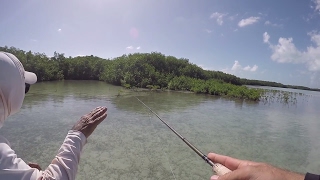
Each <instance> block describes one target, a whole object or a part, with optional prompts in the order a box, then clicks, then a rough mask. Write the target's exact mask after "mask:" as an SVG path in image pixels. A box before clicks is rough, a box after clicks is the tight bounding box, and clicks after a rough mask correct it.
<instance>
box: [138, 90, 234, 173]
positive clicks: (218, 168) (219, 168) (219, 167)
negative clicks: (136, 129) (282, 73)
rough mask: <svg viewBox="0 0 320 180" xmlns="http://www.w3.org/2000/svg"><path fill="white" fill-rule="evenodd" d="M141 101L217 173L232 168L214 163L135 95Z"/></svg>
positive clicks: (226, 171)
mask: <svg viewBox="0 0 320 180" xmlns="http://www.w3.org/2000/svg"><path fill="white" fill-rule="evenodd" d="M134 97H135V98H136V99H137V100H138V101H139V102H141V103H142V104H143V105H144V106H145V107H146V108H148V109H149V110H150V111H151V112H152V113H153V114H154V115H156V116H157V118H158V119H160V121H162V122H163V123H164V124H165V125H166V126H167V127H168V128H169V129H170V130H171V131H172V132H174V133H175V134H176V135H177V136H178V137H179V138H180V139H181V140H182V141H183V142H185V143H186V144H187V145H188V146H189V147H190V148H191V149H192V150H193V151H194V152H196V153H197V154H198V155H199V156H200V157H201V158H202V159H203V160H204V161H205V162H206V163H208V164H209V165H210V166H211V167H212V169H213V170H214V171H215V172H216V173H217V175H219V176H221V175H224V174H226V173H228V172H230V170H229V169H228V168H227V167H225V166H223V165H221V164H219V163H213V162H212V161H211V160H210V159H209V158H208V157H207V156H206V155H205V154H203V153H202V152H201V151H200V150H199V149H197V148H196V147H195V146H194V145H192V144H191V143H190V142H189V141H188V140H187V139H186V138H184V137H183V136H182V135H181V134H179V133H178V132H177V131H176V130H175V129H174V128H173V127H171V126H170V125H169V124H168V123H167V122H166V121H164V120H162V119H161V118H160V116H159V115H158V114H157V113H155V112H154V111H152V109H151V108H149V107H148V106H147V105H146V104H145V103H144V102H142V101H141V100H140V99H139V98H138V97H136V96H134Z"/></svg>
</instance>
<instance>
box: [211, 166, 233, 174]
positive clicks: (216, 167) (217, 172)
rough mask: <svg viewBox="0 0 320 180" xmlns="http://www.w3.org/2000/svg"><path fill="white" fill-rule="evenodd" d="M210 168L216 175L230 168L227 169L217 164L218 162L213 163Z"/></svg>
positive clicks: (226, 171)
mask: <svg viewBox="0 0 320 180" xmlns="http://www.w3.org/2000/svg"><path fill="white" fill-rule="evenodd" d="M212 169H213V171H214V172H215V173H216V174H217V175H218V176H222V175H225V174H227V173H229V172H231V170H230V169H228V168H227V167H225V166H224V165H222V164H219V163H215V164H214V165H213V167H212Z"/></svg>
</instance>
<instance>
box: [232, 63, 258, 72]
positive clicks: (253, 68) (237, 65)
mask: <svg viewBox="0 0 320 180" xmlns="http://www.w3.org/2000/svg"><path fill="white" fill-rule="evenodd" d="M257 69H258V66H257V65H254V66H253V67H250V66H246V67H244V68H242V66H241V64H240V63H239V61H234V64H233V66H232V68H231V70H232V71H239V70H240V71H241V70H244V71H251V72H254V71H257Z"/></svg>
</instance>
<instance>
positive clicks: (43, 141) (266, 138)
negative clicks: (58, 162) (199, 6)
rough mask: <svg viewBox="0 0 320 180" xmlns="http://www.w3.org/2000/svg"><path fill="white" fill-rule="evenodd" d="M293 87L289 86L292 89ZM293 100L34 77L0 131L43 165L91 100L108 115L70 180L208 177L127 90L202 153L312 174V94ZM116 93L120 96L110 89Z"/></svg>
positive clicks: (316, 100) (316, 162) (319, 142)
mask: <svg viewBox="0 0 320 180" xmlns="http://www.w3.org/2000/svg"><path fill="white" fill-rule="evenodd" d="M294 91H297V90H294ZM298 92H302V93H304V94H307V96H298V97H297V103H296V104H284V103H279V102H272V103H263V102H247V101H243V100H234V99H227V98H221V97H216V96H209V95H197V94H193V93H181V92H151V91H146V92H129V91H126V90H122V88H121V87H116V86H112V85H109V84H106V83H103V82H97V81H61V82H45V83H38V84H36V85H34V86H32V87H31V90H30V93H28V95H27V96H26V98H25V102H24V105H23V108H22V109H21V111H20V112H19V113H17V114H15V115H13V116H11V117H10V118H9V119H7V121H6V123H5V126H4V127H3V128H2V129H1V130H0V134H1V135H4V136H5V137H6V138H7V139H8V140H9V141H10V143H11V144H12V147H13V149H14V150H15V151H16V153H17V154H18V156H19V157H21V158H22V159H23V160H25V161H27V162H28V161H32V162H37V163H39V164H40V165H41V167H42V168H45V167H46V166H47V165H48V164H49V163H50V162H51V160H52V159H53V158H54V156H55V154H56V153H57V150H58V149H59V147H60V145H61V143H62V141H63V140H64V137H65V136H66V133H67V131H68V130H69V129H70V128H71V127H72V126H73V124H74V123H75V122H76V121H77V120H78V119H79V118H80V117H81V116H82V115H84V114H86V113H87V112H89V111H91V110H92V109H94V108H95V107H97V106H107V107H108V117H107V119H106V120H105V121H104V122H102V123H101V124H100V126H99V127H98V128H97V129H96V131H95V132H94V133H93V134H92V136H90V138H89V139H88V143H87V144H86V146H85V147H84V150H83V153H82V155H81V160H80V164H79V171H78V175H77V179H79V180H82V179H121V180H122V179H174V177H175V178H176V179H190V180H191V179H192V180H196V179H209V178H210V176H211V175H212V170H211V169H210V166H208V165H207V164H206V163H205V162H204V161H203V160H202V159H201V158H200V157H198V156H197V155H196V154H195V153H194V152H193V151H192V150H191V149H189V148H188V146H187V145H185V144H184V143H183V142H182V141H181V140H180V139H179V138H178V137H176V136H175V135H174V134H173V133H172V132H171V131H170V130H169V129H168V128H167V127H166V126H165V125H164V124H162V123H161V121H160V120H158V119H157V118H156V117H155V116H154V115H152V114H150V112H149V111H148V109H146V108H145V107H144V106H143V105H142V104H140V103H139V101H137V100H136V99H135V98H134V96H138V97H139V98H140V99H141V100H142V101H143V102H145V103H146V104H147V105H148V106H149V107H150V108H152V109H153V110H154V111H155V112H157V113H158V114H159V116H160V117H162V118H163V119H164V120H166V121H167V122H168V123H169V124H170V125H172V126H173V127H174V128H175V129H176V130H177V131H178V132H179V133H181V134H182V135H183V136H184V137H186V138H187V139H188V140H189V141H190V142H191V143H193V144H194V145H195V146H197V147H198V148H199V149H200V150H201V151H202V152H204V153H205V154H207V153H208V152H216V153H221V154H225V155H229V156H233V157H236V158H241V159H249V160H253V161H263V162H267V163H270V164H273V165H275V166H278V167H282V168H286V169H289V170H292V171H298V172H302V173H305V172H306V171H308V172H313V173H319V170H320V152H319V151H318V149H320V138H319V137H320V136H319V129H320V121H319V115H320V113H319V107H320V93H319V92H310V91H298ZM119 93H120V96H117V95H118V94H119Z"/></svg>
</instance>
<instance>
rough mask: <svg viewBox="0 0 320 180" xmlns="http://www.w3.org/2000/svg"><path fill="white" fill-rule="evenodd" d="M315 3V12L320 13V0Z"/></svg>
mask: <svg viewBox="0 0 320 180" xmlns="http://www.w3.org/2000/svg"><path fill="white" fill-rule="evenodd" d="M313 2H314V4H315V6H313V7H314V9H315V11H318V12H319V13H320V0H313Z"/></svg>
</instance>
